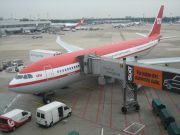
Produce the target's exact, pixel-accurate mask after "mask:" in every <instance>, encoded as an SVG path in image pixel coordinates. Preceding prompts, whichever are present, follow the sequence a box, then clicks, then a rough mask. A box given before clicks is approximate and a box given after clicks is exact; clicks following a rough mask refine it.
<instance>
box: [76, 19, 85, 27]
mask: <svg viewBox="0 0 180 135" xmlns="http://www.w3.org/2000/svg"><path fill="white" fill-rule="evenodd" d="M83 23H84V18H82V19H81V20H80V21H79V23H78V24H77V25H76V27H77V26H80V25H82V24H83Z"/></svg>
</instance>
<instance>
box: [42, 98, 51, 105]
mask: <svg viewBox="0 0 180 135" xmlns="http://www.w3.org/2000/svg"><path fill="white" fill-rule="evenodd" d="M43 103H44V104H49V103H51V99H49V98H43Z"/></svg>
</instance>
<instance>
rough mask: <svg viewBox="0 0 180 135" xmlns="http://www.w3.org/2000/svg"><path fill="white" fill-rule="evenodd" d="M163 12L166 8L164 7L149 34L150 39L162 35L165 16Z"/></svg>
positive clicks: (161, 8)
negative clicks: (163, 17)
mask: <svg viewBox="0 0 180 135" xmlns="http://www.w3.org/2000/svg"><path fill="white" fill-rule="evenodd" d="M163 10H164V6H163V5H162V6H161V7H160V9H159V13H158V16H157V17H156V19H155V20H154V25H153V27H152V30H151V31H150V33H149V35H148V36H149V37H151V36H155V35H159V34H160V30H161V23H162V16H163Z"/></svg>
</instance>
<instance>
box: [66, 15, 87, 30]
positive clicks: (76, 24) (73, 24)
mask: <svg viewBox="0 0 180 135" xmlns="http://www.w3.org/2000/svg"><path fill="white" fill-rule="evenodd" d="M83 23H84V18H82V19H81V20H79V22H77V23H64V24H63V26H64V28H63V30H64V31H69V30H72V29H75V28H77V27H79V26H81V25H83Z"/></svg>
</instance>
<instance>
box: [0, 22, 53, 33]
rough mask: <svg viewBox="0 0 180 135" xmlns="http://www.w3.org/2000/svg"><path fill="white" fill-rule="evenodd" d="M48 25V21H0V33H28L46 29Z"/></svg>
mask: <svg viewBox="0 0 180 135" xmlns="http://www.w3.org/2000/svg"><path fill="white" fill-rule="evenodd" d="M50 24H51V22H50V21H20V20H2V21H0V32H1V33H4V34H11V33H28V32H29V33H30V32H35V31H41V30H43V29H45V28H48V27H49V26H50Z"/></svg>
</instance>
